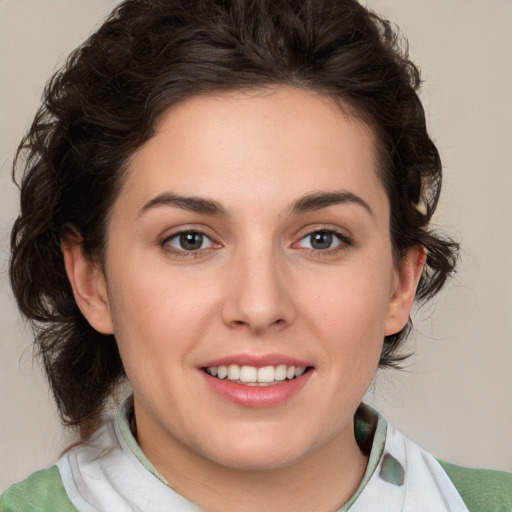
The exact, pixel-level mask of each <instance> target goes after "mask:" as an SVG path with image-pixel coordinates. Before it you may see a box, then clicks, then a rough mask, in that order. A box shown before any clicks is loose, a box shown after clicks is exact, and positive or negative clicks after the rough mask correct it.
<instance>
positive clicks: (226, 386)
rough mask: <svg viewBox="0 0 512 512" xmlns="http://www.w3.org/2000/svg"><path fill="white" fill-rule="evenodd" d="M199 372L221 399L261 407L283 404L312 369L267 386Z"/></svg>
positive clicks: (245, 405) (250, 406)
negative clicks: (240, 382) (298, 375)
mask: <svg viewBox="0 0 512 512" xmlns="http://www.w3.org/2000/svg"><path fill="white" fill-rule="evenodd" d="M200 373H201V374H202V375H203V378H204V379H205V382H206V384H207V386H208V387H209V389H210V390H211V391H213V392H214V393H215V394H216V395H218V396H220V397H221V398H222V399H224V400H227V401H228V402H231V403H233V404H235V405H238V406H242V407H247V408H252V409H263V408H270V407H277V406H279V405H284V404H286V403H287V402H288V401H290V400H291V399H292V398H293V397H295V396H297V395H298V394H299V393H300V391H301V390H302V388H304V386H305V385H306V384H307V383H308V381H309V379H310V378H311V376H312V374H313V373H314V370H313V369H312V368H310V369H309V371H307V372H305V373H303V374H302V375H301V376H300V377H296V378H294V379H292V380H284V381H280V382H278V383H277V384H272V385H269V386H247V385H244V384H239V383H237V382H233V381H229V380H226V379H222V380H221V379H217V378H216V377H213V376H212V375H209V374H208V373H206V372H205V371H203V370H201V371H200Z"/></svg>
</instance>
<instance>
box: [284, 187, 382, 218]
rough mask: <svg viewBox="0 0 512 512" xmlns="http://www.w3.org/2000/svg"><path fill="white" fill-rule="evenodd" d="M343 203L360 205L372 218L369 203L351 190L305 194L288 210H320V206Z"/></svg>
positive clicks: (294, 211) (325, 206)
mask: <svg viewBox="0 0 512 512" xmlns="http://www.w3.org/2000/svg"><path fill="white" fill-rule="evenodd" d="M345 203H352V204H356V205H359V206H362V207H363V208H364V209H365V210H367V211H368V213H369V214H370V216H371V217H372V218H374V214H373V211H372V209H371V208H370V205H369V204H368V203H367V202H366V201H365V200H364V199H362V198H361V197H359V196H357V195H356V194H354V193H352V192H348V191H347V190H338V191H335V192H314V193H312V194H307V195H305V196H303V197H301V198H300V199H298V200H297V201H295V202H294V203H293V204H292V206H291V208H290V212H291V213H292V214H294V213H295V214H296V213H308V212H314V211H316V210H321V209H322V208H327V207H328V206H332V205H336V204H345Z"/></svg>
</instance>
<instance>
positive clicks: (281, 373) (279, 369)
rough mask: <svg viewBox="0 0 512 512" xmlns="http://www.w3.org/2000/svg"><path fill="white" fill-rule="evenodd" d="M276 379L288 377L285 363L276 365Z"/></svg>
mask: <svg viewBox="0 0 512 512" xmlns="http://www.w3.org/2000/svg"><path fill="white" fill-rule="evenodd" d="M274 379H275V380H284V379H286V365H285V364H280V365H279V366H276V369H275V370H274Z"/></svg>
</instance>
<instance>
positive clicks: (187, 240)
mask: <svg viewBox="0 0 512 512" xmlns="http://www.w3.org/2000/svg"><path fill="white" fill-rule="evenodd" d="M180 245H181V247H182V248H183V249H185V251H195V250H197V249H201V246H202V245H203V235H202V234H201V233H182V234H181V235H180Z"/></svg>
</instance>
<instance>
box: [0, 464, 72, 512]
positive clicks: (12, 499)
mask: <svg viewBox="0 0 512 512" xmlns="http://www.w3.org/2000/svg"><path fill="white" fill-rule="evenodd" d="M0 512H77V510H76V508H75V507H74V506H73V505H72V503H71V502H70V501H69V498H68V496H67V494H66V491H65V490H64V486H63V485H62V481H61V478H60V474H59V470H58V468H57V466H52V467H51V468H49V469H43V470H41V471H37V472H35V473H32V474H31V475H30V476H29V477H28V478H26V479H25V480H23V481H22V482H19V483H17V484H14V485H12V486H11V487H9V489H7V491H5V493H4V494H3V495H2V496H1V497H0Z"/></svg>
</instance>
